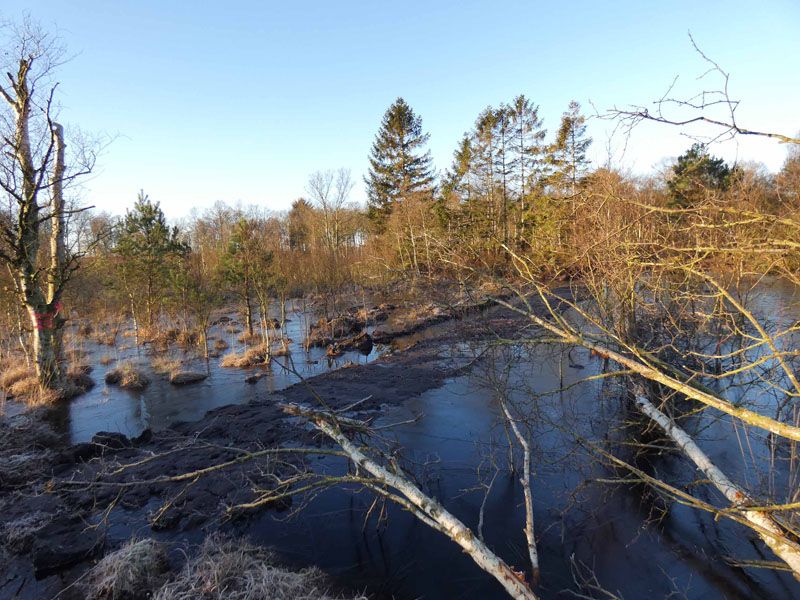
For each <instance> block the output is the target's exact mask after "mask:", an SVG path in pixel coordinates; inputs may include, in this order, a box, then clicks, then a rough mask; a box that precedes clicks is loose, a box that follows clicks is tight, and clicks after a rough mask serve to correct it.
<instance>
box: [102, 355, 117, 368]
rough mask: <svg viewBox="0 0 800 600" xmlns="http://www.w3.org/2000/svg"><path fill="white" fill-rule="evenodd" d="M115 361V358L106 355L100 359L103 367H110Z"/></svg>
mask: <svg viewBox="0 0 800 600" xmlns="http://www.w3.org/2000/svg"><path fill="white" fill-rule="evenodd" d="M115 360H116V359H115V358H114V357H113V356H111V355H110V354H104V355H103V356H101V357H100V364H101V365H103V366H106V365H110V364H111V363H113V362H114V361H115Z"/></svg>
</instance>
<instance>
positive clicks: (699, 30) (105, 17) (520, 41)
mask: <svg viewBox="0 0 800 600" xmlns="http://www.w3.org/2000/svg"><path fill="white" fill-rule="evenodd" d="M24 12H29V13H30V14H31V16H32V17H34V18H35V19H37V20H39V21H40V22H41V23H42V24H43V25H45V26H46V27H48V28H51V29H54V30H57V31H58V33H59V34H60V36H61V37H62V39H63V40H64V42H65V43H66V45H67V46H68V48H69V51H70V53H71V54H73V55H74V58H73V59H72V60H71V61H70V62H69V63H67V64H66V65H64V66H63V67H61V69H60V73H59V77H58V79H59V81H60V82H61V103H62V106H63V117H62V120H63V121H65V122H67V123H72V124H75V125H78V126H80V127H81V128H82V129H84V130H87V131H90V132H96V133H107V134H118V137H117V138H116V140H115V141H114V143H113V144H112V145H111V146H110V147H109V148H108V149H107V150H106V152H105V153H104V155H103V156H102V157H101V160H100V164H99V166H98V169H97V172H96V174H95V175H94V176H93V177H92V179H91V181H89V182H88V183H87V184H86V190H85V196H86V199H87V201H89V202H90V203H92V204H94V205H96V206H97V207H98V208H100V209H104V210H108V211H111V212H116V213H121V212H123V211H124V209H125V208H126V207H129V206H131V205H132V204H133V201H134V199H135V197H136V193H137V191H138V190H139V189H140V188H143V189H144V190H145V191H146V192H147V193H149V194H150V196H151V197H152V198H154V199H156V200H159V201H160V202H161V204H162V206H163V207H164V209H165V211H166V212H167V214H168V216H170V217H172V218H179V217H182V216H185V215H187V214H189V212H190V211H191V210H192V209H193V208H198V209H202V208H203V207H206V206H210V205H211V204H213V203H214V202H215V201H217V200H224V201H226V202H229V203H237V202H241V203H243V204H259V205H262V206H265V207H268V208H271V209H275V210H281V209H285V208H287V207H288V206H289V204H290V203H291V201H292V200H293V199H295V198H297V197H298V196H301V195H303V193H304V188H305V183H306V180H307V177H308V175H309V173H311V172H312V171H315V170H318V169H329V168H338V167H347V168H350V169H351V170H352V171H353V174H354V176H355V177H356V178H357V180H358V181H359V184H358V186H357V187H356V189H355V191H354V193H353V200H356V201H363V199H364V197H365V194H364V190H363V184H362V183H361V178H362V176H363V174H364V173H365V172H366V169H367V155H368V152H369V148H370V145H371V142H372V139H373V137H374V135H375V132H376V130H377V128H378V125H379V123H380V119H381V116H382V115H383V113H384V111H385V110H386V108H387V106H388V105H389V104H390V103H391V102H392V101H393V100H394V99H395V98H396V97H397V96H403V97H404V98H405V99H406V100H407V101H408V102H409V103H410V104H411V106H412V107H413V108H414V109H415V110H416V111H417V112H418V113H419V114H420V115H421V116H422V118H423V124H424V126H425V128H426V129H427V130H428V131H429V132H430V134H431V141H430V148H431V150H432V152H433V156H434V159H435V162H436V166H437V168H438V169H440V170H441V171H443V170H444V169H446V168H447V167H448V166H449V163H450V158H451V155H452V151H453V149H454V148H455V145H456V143H457V141H458V139H459V137H460V136H461V134H462V133H463V132H464V131H466V130H467V129H469V128H470V127H471V125H472V123H473V122H474V120H475V117H476V116H477V114H478V113H479V111H480V110H481V109H482V108H484V107H485V106H487V105H489V104H493V105H496V104H499V103H500V102H503V101H509V100H511V99H512V98H513V97H514V96H515V95H517V94H520V93H524V94H525V95H527V96H529V97H530V98H532V99H533V100H534V101H535V102H536V103H538V104H539V105H540V107H541V112H542V115H543V116H544V118H545V124H546V126H547V128H548V129H549V130H550V132H553V131H554V130H555V128H556V127H557V125H558V119H559V117H560V115H561V113H562V112H563V110H564V109H565V108H566V106H567V104H568V103H569V101H570V100H571V99H573V98H574V99H576V100H578V101H579V102H581V103H582V104H583V105H584V108H585V109H586V111H587V112H591V111H592V108H591V105H590V102H591V103H593V105H594V106H596V107H597V108H598V109H600V110H604V109H607V108H609V107H611V106H612V105H615V104H616V105H620V106H621V105H626V104H645V103H647V102H649V101H651V100H653V99H655V98H657V97H658V96H660V95H661V94H662V93H663V92H664V90H665V89H666V87H667V86H668V84H669V83H670V82H671V81H672V79H673V78H674V77H675V76H676V75H680V79H679V87H678V89H677V91H678V92H689V91H697V90H699V89H701V87H702V83H703V82H698V81H696V80H695V77H696V76H698V75H699V74H701V73H702V72H703V71H704V65H703V63H702V61H701V60H700V59H699V57H698V56H697V55H696V54H695V53H694V51H693V50H692V47H691V45H690V42H689V39H688V37H687V32H688V31H691V32H692V34H693V35H694V37H695V39H696V40H697V42H698V43H699V44H700V46H701V47H702V48H703V50H704V51H705V52H706V53H707V54H709V55H710V56H712V57H713V58H714V59H715V60H717V61H718V62H719V63H720V64H721V65H723V66H724V67H725V68H726V69H727V70H728V71H730V72H731V84H730V85H731V92H732V95H734V96H735V97H737V98H738V99H740V100H741V101H742V104H741V106H740V108H739V113H738V116H739V121H740V123H742V124H745V125H747V126H749V127H752V128H755V129H764V130H777V131H780V132H783V133H787V134H792V133H795V132H797V131H798V130H800V111H798V109H797V107H798V99H799V98H800V75H798V71H797V58H798V57H799V56H800V2H797V1H796V0H773V1H762V2H758V3H757V2H752V1H749V2H738V1H735V0H734V1H727V2H717V1H704V2H698V1H697V0H693V1H691V2H683V1H675V2H669V1H662V2H646V1H641V0H639V1H638V2H597V1H594V2H568V1H564V0H561V1H559V2H533V1H529V2H516V1H508V2H469V1H462V2H434V1H433V0H429V1H428V2H417V1H411V0H406V1H404V2H392V3H390V2H381V1H373V2H347V1H344V0H342V1H339V2H332V1H327V2H309V1H297V2H281V3H274V2H256V1H253V0H251V1H235V0H230V1H228V2H219V1H216V2H204V1H199V0H198V1H193V2H189V1H184V2H178V1H166V0H161V1H152V0H139V1H137V2H128V1H121V0H114V1H109V0H105V1H100V0H70V1H65V0H33V1H31V0H28V1H21V0H3V2H2V3H0V15H2V16H3V17H5V18H7V19H16V18H19V16H20V15H22V14H23V13H24ZM610 130H611V126H610V125H609V123H607V122H602V121H593V122H591V123H590V134H591V135H592V136H593V138H594V140H595V143H594V147H593V152H592V158H593V159H594V161H595V162H599V163H605V162H606V160H607V158H608V146H609V139H608V136H609V132H610ZM622 142H623V140H622V139H621V138H620V137H619V136H617V137H615V138H613V139H612V140H611V147H612V150H613V152H612V154H613V159H614V162H615V164H617V165H618V166H622V167H624V168H627V169H630V170H632V171H633V172H636V173H641V172H647V171H650V170H651V169H653V168H655V167H657V166H658V165H659V164H660V163H661V162H662V161H663V159H664V158H667V157H670V156H676V155H677V154H680V153H681V152H682V151H683V150H684V149H685V148H686V147H688V145H689V144H690V143H691V141H690V140H689V139H687V138H686V137H683V136H682V135H681V134H680V133H679V132H678V131H677V130H675V129H672V128H669V127H663V126H654V125H648V126H643V127H641V128H638V129H637V130H636V131H635V132H634V134H633V135H632V137H631V139H630V140H629V141H628V143H627V146H625V153H624V154H622V153H621V149H622V148H623V143H622ZM714 152H715V153H716V154H718V155H722V156H724V157H725V158H726V159H728V160H736V159H738V160H758V161H760V162H763V163H765V164H766V165H767V166H768V167H769V168H770V169H773V170H775V169H777V168H779V167H780V164H781V163H782V161H783V157H784V156H785V152H786V148H785V147H782V146H780V145H778V144H776V143H774V142H770V141H765V140H753V139H747V140H744V139H741V140H740V141H739V142H738V143H735V144H734V143H729V144H725V145H721V146H718V147H716V148H715V149H714Z"/></svg>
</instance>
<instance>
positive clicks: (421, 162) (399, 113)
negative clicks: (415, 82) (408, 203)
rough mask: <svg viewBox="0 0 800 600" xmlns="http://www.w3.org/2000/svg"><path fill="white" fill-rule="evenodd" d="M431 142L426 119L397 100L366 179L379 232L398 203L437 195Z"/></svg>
mask: <svg viewBox="0 0 800 600" xmlns="http://www.w3.org/2000/svg"><path fill="white" fill-rule="evenodd" d="M428 138H429V134H427V133H424V132H423V130H422V119H421V118H420V117H419V116H418V115H416V114H414V111H413V110H412V108H411V107H410V106H409V105H408V104H407V103H406V101H405V100H403V99H402V98H398V99H397V100H395V102H394V103H393V104H392V105H391V106H390V107H389V109H388V110H387V111H386V114H385V115H384V117H383V121H382V123H381V127H380V130H379V131H378V134H377V135H376V136H375V142H374V143H373V144H372V151H371V153H370V157H369V163H370V168H369V174H368V176H367V177H366V178H365V182H366V184H367V198H368V204H369V217H370V220H372V222H373V223H374V224H375V227H376V228H377V229H378V231H379V232H380V231H382V230H383V229H384V227H385V225H386V220H387V219H388V217H389V215H390V214H391V212H392V209H393V207H394V205H395V204H396V203H398V202H401V201H402V200H403V199H404V198H407V197H409V196H410V195H411V194H415V193H418V192H432V191H433V182H434V173H433V166H432V161H431V155H430V152H429V151H426V150H425V144H426V143H427V142H428Z"/></svg>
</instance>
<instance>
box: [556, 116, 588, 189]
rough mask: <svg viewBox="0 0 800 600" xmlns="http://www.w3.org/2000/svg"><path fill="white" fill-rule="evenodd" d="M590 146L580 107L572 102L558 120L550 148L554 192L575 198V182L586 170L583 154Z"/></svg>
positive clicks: (576, 182)
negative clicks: (559, 122) (556, 130)
mask: <svg viewBox="0 0 800 600" xmlns="http://www.w3.org/2000/svg"><path fill="white" fill-rule="evenodd" d="M591 143H592V138H589V137H586V117H584V116H583V115H582V114H581V105H580V104H578V103H577V102H576V101H575V100H573V101H572V102H570V103H569V107H568V108H567V110H566V112H565V113H564V114H563V115H562V117H561V125H560V126H559V128H558V134H557V135H556V140H555V143H554V144H553V147H552V149H551V155H550V162H551V164H552V167H553V173H552V176H551V177H550V181H551V182H552V185H553V187H555V188H556V190H557V191H564V192H566V193H568V194H569V195H571V196H574V195H575V193H576V191H577V185H578V181H579V180H580V179H581V177H583V175H585V174H586V170H587V168H588V167H589V163H590V161H589V160H588V159H587V158H586V151H587V150H588V148H589V146H590V145H591Z"/></svg>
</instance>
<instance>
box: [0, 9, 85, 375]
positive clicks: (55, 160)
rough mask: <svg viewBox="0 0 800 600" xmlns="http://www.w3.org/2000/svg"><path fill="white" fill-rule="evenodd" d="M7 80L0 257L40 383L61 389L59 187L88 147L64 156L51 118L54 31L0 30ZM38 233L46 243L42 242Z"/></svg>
mask: <svg viewBox="0 0 800 600" xmlns="http://www.w3.org/2000/svg"><path fill="white" fill-rule="evenodd" d="M5 33H6V34H7V35H6V38H7V39H6V43H5V47H6V50H7V54H6V55H7V56H8V57H9V59H8V63H7V64H6V65H4V66H5V71H6V72H5V76H6V79H7V83H6V84H5V85H1V86H0V97H2V99H3V100H4V101H5V104H6V111H5V112H4V113H3V115H2V121H1V122H0V128H1V129H0V134H1V135H2V146H3V156H2V159H0V187H1V188H2V189H3V191H4V192H5V193H6V194H7V195H8V197H9V198H10V199H11V202H12V207H13V208H12V214H13V216H14V219H13V221H12V222H11V223H8V224H6V223H2V224H0V235H2V237H3V238H4V241H5V244H3V245H2V253H0V259H1V260H2V261H3V263H4V264H5V265H6V267H7V268H8V270H9V272H10V273H11V276H12V280H13V286H14V290H15V293H16V296H17V298H18V300H19V302H20V303H21V305H22V306H24V308H25V310H26V312H27V313H28V317H29V319H30V323H31V328H32V339H33V359H34V360H33V362H34V364H35V367H36V374H37V377H38V379H39V382H40V384H41V385H42V386H45V387H47V388H50V389H53V390H63V389H64V385H65V381H64V373H63V370H62V365H61V362H62V356H61V344H62V331H63V326H64V323H65V320H66V319H65V317H64V315H63V310H62V305H61V297H62V294H63V292H64V288H65V286H66V284H67V281H69V278H70V276H71V274H72V273H73V272H74V270H75V269H77V266H78V263H77V260H76V259H77V258H78V257H77V255H76V254H72V253H70V252H68V247H67V241H66V240H67V223H68V219H69V216H70V215H72V214H75V213H77V212H80V211H81V210H85V209H70V208H68V206H67V203H66V201H65V197H64V190H65V187H66V186H67V185H68V184H69V183H71V182H72V181H74V180H75V179H76V178H77V177H79V176H81V175H84V174H86V173H89V172H90V171H91V169H92V167H93V165H94V160H95V153H94V152H92V151H90V150H87V149H85V148H84V149H79V151H78V152H76V153H73V158H74V159H75V161H74V164H71V165H70V164H68V162H67V157H66V142H65V138H64V129H63V127H62V126H61V125H60V124H59V123H58V122H57V121H56V120H55V119H56V113H57V110H56V108H55V102H54V97H55V92H56V88H57V84H56V83H54V82H53V81H52V75H53V72H54V69H55V68H56V67H58V66H59V64H60V61H61V59H62V57H63V55H64V52H63V50H62V48H61V47H60V46H59V45H58V41H57V39H55V38H54V37H53V36H51V35H49V34H48V33H46V32H45V31H44V30H42V29H41V28H40V27H39V26H37V25H36V24H34V23H32V22H31V21H29V20H25V21H24V22H23V23H22V24H21V25H19V26H16V27H10V28H9V29H7V31H6V32H5ZM42 234H46V235H47V236H48V237H49V245H45V244H43V243H42Z"/></svg>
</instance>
